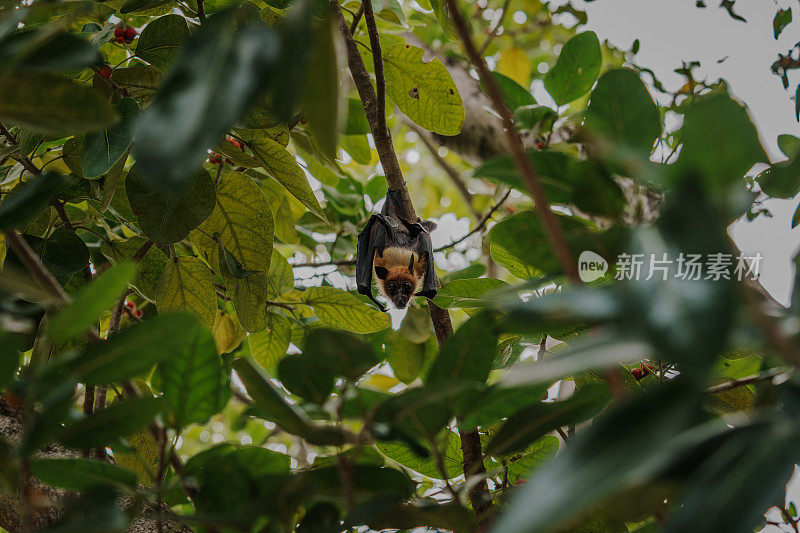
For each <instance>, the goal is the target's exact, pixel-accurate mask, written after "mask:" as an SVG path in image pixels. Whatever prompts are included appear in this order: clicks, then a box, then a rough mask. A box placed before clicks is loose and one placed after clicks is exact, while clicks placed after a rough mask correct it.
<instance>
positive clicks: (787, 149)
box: [778, 134, 800, 159]
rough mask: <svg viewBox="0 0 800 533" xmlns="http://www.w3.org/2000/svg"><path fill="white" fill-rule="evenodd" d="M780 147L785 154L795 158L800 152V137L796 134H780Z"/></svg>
mask: <svg viewBox="0 0 800 533" xmlns="http://www.w3.org/2000/svg"><path fill="white" fill-rule="evenodd" d="M778 148H780V149H781V152H783V155H785V156H786V157H788V158H789V159H793V158H794V157H795V156H797V155H798V154H800V139H799V138H797V137H795V136H794V135H787V134H784V135H778Z"/></svg>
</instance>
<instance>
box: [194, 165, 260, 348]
mask: <svg viewBox="0 0 800 533" xmlns="http://www.w3.org/2000/svg"><path fill="white" fill-rule="evenodd" d="M273 231H274V222H273V219H272V210H271V209H270V206H269V202H268V201H267V198H266V196H264V193H263V192H262V191H261V188H260V187H259V186H258V185H257V184H256V183H255V182H254V181H253V180H252V179H250V178H249V177H248V176H246V175H244V174H241V173H239V172H229V173H228V174H225V175H224V176H223V177H222V179H221V180H220V182H219V184H218V185H217V202H216V205H215V207H214V211H213V212H212V213H211V216H210V217H208V218H207V219H206V220H205V222H203V223H202V224H200V226H199V227H198V228H197V229H196V230H194V231H192V233H191V235H190V238H191V240H192V242H193V243H194V244H195V246H196V247H197V248H198V250H199V251H200V253H201V254H202V255H203V258H205V260H206V262H207V263H208V264H209V265H211V266H212V267H213V268H218V266H217V265H219V264H220V262H219V255H220V249H219V245H218V244H217V242H216V241H215V240H214V235H215V234H217V233H218V234H219V242H220V243H221V244H222V245H223V246H225V248H226V249H227V250H228V251H229V252H230V253H231V254H233V255H234V257H235V258H236V260H237V261H239V263H241V265H242V268H243V269H244V270H252V271H255V274H252V275H249V276H246V277H244V278H236V277H233V276H231V275H227V274H224V273H221V274H223V275H224V276H225V277H224V280H225V285H226V287H227V289H228V294H229V295H230V297H231V300H233V306H234V308H235V309H236V314H237V316H238V317H239V322H241V324H242V327H244V329H246V330H247V331H251V332H254V331H259V330H260V329H262V328H263V327H264V321H265V313H266V300H267V299H266V296H267V273H268V272H269V265H270V259H271V257H272V239H273Z"/></svg>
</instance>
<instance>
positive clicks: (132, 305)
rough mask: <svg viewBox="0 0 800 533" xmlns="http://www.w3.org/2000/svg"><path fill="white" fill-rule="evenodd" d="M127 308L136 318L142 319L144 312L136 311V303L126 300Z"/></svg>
mask: <svg viewBox="0 0 800 533" xmlns="http://www.w3.org/2000/svg"><path fill="white" fill-rule="evenodd" d="M125 307H127V308H128V309H130V310H131V314H133V316H135V317H136V318H142V314H143V313H142V310H141V309H136V302H132V301H130V300H125Z"/></svg>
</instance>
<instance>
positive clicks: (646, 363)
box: [642, 361, 653, 370]
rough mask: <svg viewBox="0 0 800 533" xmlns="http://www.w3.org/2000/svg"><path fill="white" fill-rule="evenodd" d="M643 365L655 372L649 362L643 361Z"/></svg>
mask: <svg viewBox="0 0 800 533" xmlns="http://www.w3.org/2000/svg"><path fill="white" fill-rule="evenodd" d="M642 365H643V366H644V367H645V368H647V370H653V365H651V364H650V363H648V362H647V361H642Z"/></svg>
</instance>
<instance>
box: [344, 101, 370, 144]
mask: <svg viewBox="0 0 800 533" xmlns="http://www.w3.org/2000/svg"><path fill="white" fill-rule="evenodd" d="M342 133H344V134H345V135H365V134H367V133H370V129H369V122H368V121H367V115H366V114H365V113H364V106H362V105H361V100H359V99H358V98H348V99H347V120H345V122H344V125H343V127H342Z"/></svg>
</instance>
